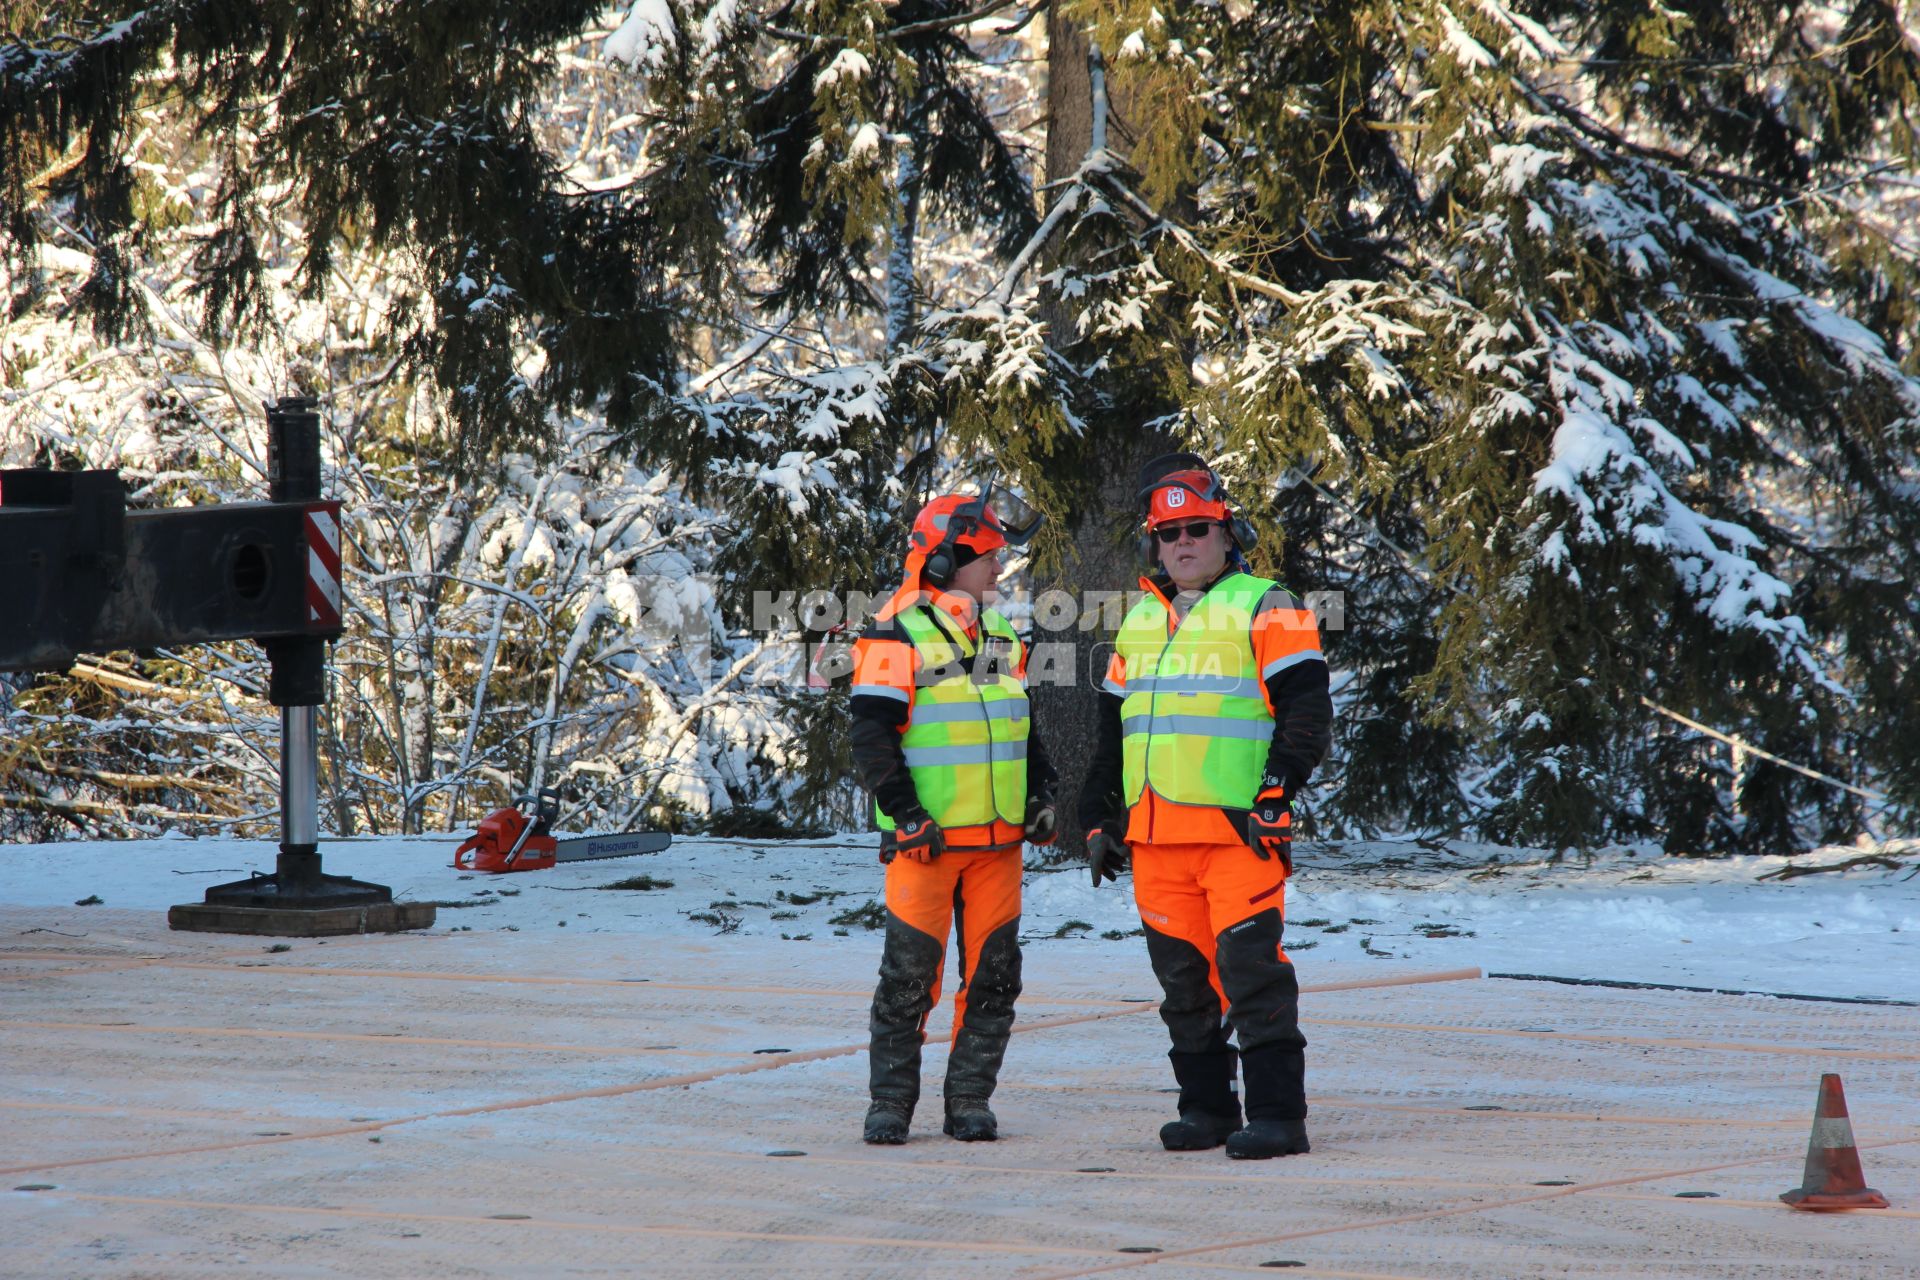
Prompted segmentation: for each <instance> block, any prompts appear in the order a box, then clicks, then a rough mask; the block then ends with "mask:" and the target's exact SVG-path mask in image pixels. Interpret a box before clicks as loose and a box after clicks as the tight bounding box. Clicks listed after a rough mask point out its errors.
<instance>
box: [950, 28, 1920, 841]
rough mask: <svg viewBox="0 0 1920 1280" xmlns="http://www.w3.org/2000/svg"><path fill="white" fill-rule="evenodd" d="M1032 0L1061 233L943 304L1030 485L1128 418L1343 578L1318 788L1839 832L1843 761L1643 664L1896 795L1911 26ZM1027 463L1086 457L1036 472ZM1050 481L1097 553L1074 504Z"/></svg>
mask: <svg viewBox="0 0 1920 1280" xmlns="http://www.w3.org/2000/svg"><path fill="white" fill-rule="evenodd" d="M1063 12H1064V14H1065V15H1066V16H1067V17H1068V18H1069V19H1071V20H1075V21H1079V22H1083V23H1085V24H1086V26H1087V28H1088V29H1089V30H1090V31H1091V37H1092V39H1091V50H1090V51H1091V53H1092V55H1093V62H1092V67H1093V72H1092V74H1091V76H1089V77H1088V78H1087V79H1088V81H1089V88H1088V100H1089V102H1090V104H1091V114H1092V116H1093V120H1092V127H1091V128H1090V129H1089V130H1088V131H1086V134H1085V135H1083V136H1088V137H1089V141H1088V142H1087V143H1086V150H1085V152H1084V153H1083V156H1082V158H1081V159H1080V161H1079V162H1078V164H1077V165H1069V164H1068V163H1066V161H1065V158H1063V157H1057V156H1055V155H1052V154H1050V155H1049V158H1048V162H1049V169H1050V172H1052V173H1054V174H1056V175H1070V176H1069V177H1068V179H1067V181H1065V182H1064V183H1063V184H1062V185H1061V186H1059V187H1056V188H1054V189H1053V191H1052V201H1053V203H1052V212H1051V213H1050V214H1049V219H1048V224H1047V226H1046V228H1045V229H1046V230H1047V231H1049V232H1050V233H1051V236H1052V239H1051V240H1050V242H1049V244H1048V246H1047V251H1048V252H1049V253H1050V254H1051V255H1052V261H1053V262H1055V263H1056V264H1057V265H1056V266H1055V267H1054V268H1053V270H1051V271H1049V272H1048V273H1046V274H1045V275H1044V276H1043V277H1041V279H1040V280H1039V282H1038V287H1037V288H1036V289H1035V290H1034V292H1033V293H1032V294H1031V295H1030V296H1027V297H1024V298H1015V299H1013V300H1012V304H1011V307H1005V306H1001V305H999V304H1000V299H998V298H996V299H994V300H993V302H992V303H991V304H988V305H983V306H981V307H976V308H974V309H973V310H972V311H970V312H967V313H964V314H961V315H958V316H956V317H953V318H952V319H951V320H950V322H949V328H948V330H947V333H948V335H949V341H950V342H953V343H965V344H967V345H966V346H965V348H964V349H965V350H966V351H967V353H968V354H969V356H970V357H971V358H972V359H974V360H975V361H976V362H977V364H978V366H979V367H981V368H995V367H1006V366H1008V365H1010V364H1014V363H1016V362H1019V363H1024V365H1025V366H1026V367H1031V368H1036V369H1043V370H1045V372H1046V375H1047V378H1046V381H1045V383H1044V385H1040V386H1036V387H1035V388H1034V389H1033V399H1034V401H1035V402H1036V403H1035V404H1033V405H1031V406H1018V405H1016V406H1010V408H1009V411H1008V412H1007V414H1006V415H1005V416H1004V417H1003V418H1002V419H1001V420H1000V421H999V423H998V427H999V429H1000V430H1002V431H1010V430H1012V429H1013V426H1014V423H1015V422H1016V421H1024V422H1035V421H1042V422H1044V421H1047V420H1048V412H1049V410H1051V411H1052V412H1053V413H1054V414H1055V415H1057V417H1056V418H1055V420H1064V421H1065V422H1067V423H1069V424H1070V427H1069V429H1068V430H1066V431H1065V432H1062V433H1060V434H1059V435H1058V436H1057V437H1056V438H1055V439H1054V440H1053V441H1052V442H1051V443H1050V448H1051V450H1052V455H1051V456H1052V457H1053V458H1056V459H1062V460H1066V459H1070V460H1072V465H1069V466H1067V467H1064V468H1063V467H1059V466H1053V467H1049V468H1043V469H1042V470H1041V472H1040V474H1039V476H1038V477H1037V478H1036V487H1037V488H1039V489H1041V490H1042V491H1041V492H1040V493H1039V496H1038V499H1037V500H1038V501H1040V502H1041V504H1042V505H1043V506H1046V505H1053V504H1060V503H1064V505H1067V506H1068V507H1069V508H1070V509H1071V507H1072V505H1073V502H1074V500H1075V499H1077V498H1084V497H1085V496H1086V495H1087V494H1089V493H1090V492H1091V490H1090V488H1089V481H1097V480H1099V479H1102V478H1104V479H1106V480H1107V481H1108V485H1107V488H1108V495H1109V502H1108V504H1107V505H1109V506H1110V505H1111V494H1112V492H1113V490H1114V488H1115V486H1116V484H1121V485H1123V484H1124V483H1125V481H1126V479H1127V477H1126V476H1125V475H1124V474H1123V473H1121V472H1119V471H1118V470H1117V469H1113V468H1102V467H1101V466H1100V465H1099V460H1102V459H1131V458H1132V457H1134V456H1137V454H1138V453H1139V452H1140V450H1139V449H1138V448H1137V447H1136V448H1133V449H1129V448H1128V445H1129V444H1135V445H1137V433H1138V432H1139V431H1140V430H1141V429H1142V428H1143V427H1144V428H1145V429H1147V430H1149V431H1153V432H1166V433H1168V434H1170V435H1171V436H1173V437H1175V438H1177V439H1179V440H1180V441H1182V442H1183V443H1187V444H1190V445H1192V446H1194V447H1196V448H1199V449H1200V450H1202V451H1203V452H1207V453H1210V454H1212V455H1214V456H1217V457H1219V458H1221V459H1222V461H1223V465H1224V469H1225V471H1226V473H1227V475H1228V477H1229V478H1230V479H1231V480H1233V481H1235V482H1237V488H1238V490H1239V491H1240V492H1241V493H1242V494H1243V495H1244V494H1252V495H1256V501H1255V506H1256V507H1257V508H1259V510H1258V511H1257V512H1256V514H1257V515H1258V516H1259V517H1260V518H1262V519H1263V520H1264V521H1265V522H1266V523H1267V525H1268V527H1269V529H1270V531H1272V532H1273V533H1274V534H1276V535H1278V536H1277V537H1274V538H1272V539H1270V540H1269V543H1268V546H1267V548H1266V549H1265V551H1264V553H1263V556H1262V557H1261V562H1262V563H1263V564H1264V565H1265V566H1266V567H1270V568H1277V569H1279V570H1280V576H1281V577H1282V578H1283V579H1285V580H1287V581H1288V582H1289V583H1290V584H1291V585H1293V586H1295V587H1297V588H1299V589H1302V590H1312V589H1329V588H1331V589H1339V590H1342V591H1344V592H1345V595H1346V607H1345V619H1344V621H1345V630H1344V631H1342V632H1340V633H1339V634H1337V635H1334V636H1330V637H1329V639H1330V642H1331V647H1330V649H1329V653H1330V656H1331V658H1332V661H1333V664H1334V666H1335V669H1336V671H1337V672H1339V673H1342V674H1343V675H1344V676H1345V677H1346V683H1345V684H1344V687H1343V689H1342V699H1343V708H1344V711H1343V732H1342V734H1341V735H1340V736H1341V737H1343V738H1344V740H1345V751H1344V753H1343V758H1342V759H1341V760H1340V761H1339V762H1338V765H1339V767H1338V768H1336V769H1335V770H1334V771H1332V774H1331V776H1330V777H1329V778H1328V779H1327V780H1326V783H1323V786H1322V787H1321V788H1319V789H1318V792H1319V798H1320V803H1318V804H1317V805H1316V806H1315V807H1316V809H1317V810H1318V811H1319V812H1318V815H1317V816H1319V817H1321V818H1322V819H1326V818H1331V819H1333V820H1334V823H1335V829H1336V830H1340V829H1348V830H1351V829H1355V828H1358V829H1361V830H1365V829H1368V828H1371V827H1374V826H1376V825H1377V824H1380V823H1383V822H1384V823H1393V822H1397V821H1407V820H1412V821H1414V822H1417V823H1420V824H1422V825H1430V826H1439V827H1442V828H1450V829H1460V828H1462V827H1465V828H1467V829H1473V830H1477V831H1479V832H1481V833H1483V834H1486V835H1489V836H1493V837H1496V838H1500V839H1508V840H1522V841H1533V842H1543V843H1553V844H1562V843H1571V842H1575V841H1585V840H1592V839H1595V838H1600V837H1604V836H1617V837H1625V836H1644V835H1654V836H1656V837H1658V838H1662V839H1664V840H1665V842H1666V844H1667V847H1669V848H1674V849H1681V850H1692V849H1702V848H1716V847H1718V848H1725V847H1734V846H1747V847H1780V846H1781V845H1791V844H1793V843H1796V842H1798V841H1801V840H1804V839H1806V838H1809V837H1822V836H1824V837H1832V836H1835V835H1839V834H1843V833H1848V832H1851V831H1853V830H1856V829H1858V826H1859V824H1860V822H1861V820H1862V818H1863V816H1864V815H1863V813H1862V811H1861V807H1860V803H1859V798H1858V796H1857V795H1855V794H1853V793H1849V792H1846V791H1843V790H1838V789H1836V788H1834V787H1832V786H1830V785H1828V784H1826V783H1821V782H1817V781H1814V780H1810V779H1806V778H1804V777H1803V776H1801V775H1799V774H1796V773H1792V772H1789V771H1787V770H1784V769H1781V768H1778V767H1775V766H1774V765H1771V764H1769V763H1767V762H1765V761H1764V760H1761V759H1758V758H1756V757H1752V756H1749V757H1748V758H1747V760H1746V761H1745V764H1744V767H1743V768H1741V770H1740V771H1739V773H1738V775H1737V776H1734V775H1732V774H1730V773H1729V772H1728V758H1727V754H1726V752H1725V748H1723V747H1720V746H1718V745H1717V744H1715V743H1713V742H1711V741H1709V740H1705V739H1702V738H1701V737H1700V736H1699V735H1698V734H1697V733H1695V732H1694V731H1693V730H1691V729H1686V728H1683V727H1681V726H1680V725H1678V724H1677V723H1675V722H1673V721H1671V720H1669V719H1666V718H1664V717H1662V716H1661V715H1660V714H1659V713H1658V712H1656V711H1655V710H1654V709H1653V705H1652V704H1658V706H1660V707H1664V708H1667V709H1668V710H1670V711H1675V712H1678V713H1681V714H1684V715H1686V716H1688V717H1691V718H1697V719H1698V720H1700V721H1704V722H1706V723H1709V724H1711V725H1714V726H1717V727H1719V728H1720V729H1722V730H1724V731H1728V732H1730V733H1732V734H1734V735H1736V736H1738V737H1739V738H1741V739H1742V740H1743V741H1744V742H1746V743H1749V744H1751V745H1753V746H1754V747H1757V748H1759V749H1761V750H1763V751H1766V752H1769V753H1773V754H1776V755H1778V756H1780V757H1783V758H1784V759H1787V760H1791V761H1795V762H1798V763H1801V764H1803V765H1806V766H1809V767H1812V768H1814V769H1816V770H1819V771H1821V772H1824V773H1827V774H1829V775H1832V776H1835V777H1839V778H1843V779H1850V780H1856V781H1860V782H1868V783H1871V784H1872V785H1876V786H1880V787H1883V788H1885V789H1887V790H1889V791H1891V792H1892V793H1893V794H1894V795H1895V796H1896V797H1897V798H1898V800H1899V802H1900V803H1901V804H1902V805H1903V806H1910V805H1911V804H1912V803H1913V802H1914V800H1916V799H1920V791H1916V785H1920V772H1916V770H1915V769H1914V767H1913V763H1912V762H1913V760H1914V750H1913V748H1914V744H1915V736H1914V735H1915V733H1916V731H1917V730H1920V720H1916V718H1915V715H1914V708H1915V707H1916V706H1920V702H1916V700H1915V697H1914V695H1915V692H1916V688H1915V686H1914V684H1913V677H1912V676H1911V675H1910V674H1909V673H1910V672H1911V671H1912V669H1913V665H1914V664H1913V660H1912V659H1913V655H1914V652H1915V645H1916V643H1920V629H1916V625H1915V624H1916V621H1920V615H1916V612H1915V608H1914V605H1913V603H1912V601H1911V600H1910V599H1909V598H1908V596H1909V593H1908V592H1907V590H1906V588H1905V587H1904V585H1902V584H1904V583H1906V582H1909V581H1911V580H1913V578H1914V571H1915V567H1916V566H1915V565H1914V563H1913V561H1914V558H1915V554H1916V549H1917V548H1920V524H1916V516H1917V515H1920V509H1917V508H1916V506H1915V502H1916V498H1920V490H1917V489H1916V488H1915V485H1914V481H1915V480H1916V478H1920V477H1917V474H1916V456H1915V445H1916V441H1920V382H1916V380H1915V379H1914V377H1913V367H1912V366H1913V362H1914V355H1913V353H1914V339H1915V338H1916V336H1920V326H1916V324H1915V315H1914V312H1913V309H1912V306H1911V297H1912V286H1913V283H1914V251H1915V246H1914V244H1913V243H1912V242H1911V240H1910V238H1909V233H1908V232H1907V230H1906V228H1905V226H1903V225H1902V223H1901V222H1900V221H1899V220H1898V218H1897V217H1895V216H1892V211H1893V210H1894V209H1897V208H1898V207H1900V206H1899V205H1898V203H1897V202H1898V200H1899V194H1898V193H1899V188H1898V187H1897V186H1894V185H1893V184H1894V183H1895V182H1898V181H1904V180H1905V179H1904V178H1902V177H1901V176H1900V175H1903V174H1904V173H1905V172H1907V171H1908V169H1909V166H1910V164H1911V162H1912V160H1913V158H1914V153H1915V137H1914V133H1913V126H1912V120H1913V118H1914V116H1913V112H1914V108H1915V106H1916V105H1917V104H1916V91H1917V89H1920V78H1917V77H1916V59H1917V57H1920V44H1917V43H1916V41H1915V38H1914V35H1913V33H1912V32H1911V31H1909V30H1907V29H1906V28H1905V27H1903V26H1902V24H1901V20H1900V18H1899V17H1898V15H1897V14H1896V13H1895V12H1894V11H1893V10H1892V9H1890V8H1888V7H1887V6H1885V5H1883V4H1878V3H1869V4H1862V5H1858V6H1854V7H1851V8H1849V9H1841V10H1835V9H1832V8H1829V7H1827V6H1790V7H1788V9H1786V10H1785V11H1783V12H1775V11H1771V10H1769V11H1767V12H1765V13H1761V12H1759V11H1751V10H1737V9H1736V10H1722V9H1720V8H1718V7H1712V8H1703V9H1701V10H1699V11H1698V12H1697V13H1695V12H1687V13H1683V12H1679V11H1675V10H1667V9H1661V8H1658V7H1653V6H1644V5H1637V4H1631V5H1618V6H1612V5H1601V6H1566V5H1501V4H1498V3H1484V4H1478V5H1475V6H1472V7H1468V6H1450V5H1447V4H1441V3H1416V4H1398V3H1395V4H1378V5H1338V6H1336V5H1320V4H1285V5H1251V4H1234V3H1224V4H1209V5H1193V6H1186V7H1169V8H1167V9H1160V8H1156V7H1154V6H1152V5H1150V4H1146V3H1086V4H1079V5H1072V4H1069V5H1065V6H1063ZM1056 43H1058V42H1057V41H1056ZM1101 55H1104V56H1101ZM1054 106H1055V111H1056V113H1057V112H1058V111H1059V109H1060V104H1059V103H1057V102H1056V103H1055V104H1054ZM1054 123H1055V125H1056V129H1057V128H1058V126H1059V123H1060V119H1059V116H1058V114H1056V116H1055V121H1054ZM1908 207H1910V206H1908ZM1043 317H1044V318H1046V319H1047V320H1048V321H1049V323H1048V325H1047V332H1046V338H1045V352H1046V355H1045V356H1044V357H1042V358H1040V359H1035V358H1034V352H1035V350H1036V346H1037V344H1036V343H1034V342H1033V341H1030V340H1029V339H1027V338H1026V337H1025V336H1024V335H1026V334H1027V333H1030V332H1031V330H1030V329H1029V328H1027V327H1026V326H1025V322H1027V321H1032V322H1035V323H1038V322H1039V321H1040V320H1041V319H1042V318H1043ZM1013 335H1020V336H1013ZM1082 468H1084V470H1083V469H1082ZM1063 471H1064V472H1066V473H1067V474H1071V475H1078V476H1084V477H1087V478H1088V479H1087V480H1082V482H1081V484H1080V487H1079V488H1078V490H1077V492H1070V493H1066V494H1060V489H1059V488H1058V487H1056V488H1054V489H1053V491H1052V492H1047V491H1045V486H1046V485H1047V483H1048V482H1049V480H1050V478H1051V477H1052V476H1056V475H1059V474H1061V473H1062V472H1063ZM1056 494H1059V495H1060V496H1057V497H1056V496H1055V495H1056ZM1085 515H1086V517H1087V518H1086V520H1085V523H1083V524H1082V526H1081V531H1080V541H1081V544H1082V545H1083V547H1085V548H1087V550H1088V553H1089V554H1088V555H1087V556H1085V557H1083V559H1086V560H1089V561H1093V560H1097V559H1099V558H1100V557H1101V556H1102V554H1103V553H1104V552H1105V551H1106V549H1108V548H1110V547H1112V546H1113V545H1114V542H1115V532H1114V530H1113V527H1112V522H1111V521H1110V520H1107V519H1105V518H1103V517H1104V516H1105V515H1106V513H1105V512H1104V511H1101V510H1094V511H1090V512H1086V513H1085ZM1109 558H1110V557H1109ZM1069 576H1071V574H1070V575H1069ZM1105 585H1113V584H1105ZM1896 655H1897V656H1896ZM1085 696H1087V695H1082V697H1083V698H1084V697H1085ZM1329 783H1330V784H1331V785H1327V784H1329ZM1732 794H1737V797H1738V804H1737V808H1734V807H1730V806H1729V805H1728V803H1727V798H1728V797H1729V796H1730V795H1732Z"/></svg>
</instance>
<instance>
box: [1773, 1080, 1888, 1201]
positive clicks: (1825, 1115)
mask: <svg viewBox="0 0 1920 1280" xmlns="http://www.w3.org/2000/svg"><path fill="white" fill-rule="evenodd" d="M1780 1198H1781V1199H1782V1200H1784V1201H1786V1202H1787V1203H1788V1204H1790V1205H1792V1206H1793V1207H1794V1208H1796V1209H1815V1210H1821V1209H1884V1208H1886V1207H1887V1198H1886V1197H1885V1196H1883V1195H1881V1194H1880V1193H1879V1192H1878V1191H1875V1190H1874V1189H1873V1188H1872V1187H1869V1186H1868V1185H1867V1175H1866V1174H1864V1173H1862V1172H1861V1171H1860V1149H1859V1148H1858V1147H1856V1146H1854V1145H1853V1122H1852V1121H1851V1120H1849V1119H1847V1095H1846V1094H1845V1093H1844V1092H1842V1091H1841V1088H1840V1077H1839V1076H1837V1075H1835V1074H1834V1073H1833V1072H1831V1071H1829V1072H1828V1073H1827V1074H1825V1075H1823V1076H1821V1077H1820V1097H1819V1099H1818V1100H1817V1101H1816V1102H1815V1103H1814V1106H1813V1138H1812V1140H1811V1141H1809V1142H1808V1143H1807V1172H1806V1174H1805V1175H1804V1176H1803V1177H1802V1179H1801V1183H1800V1185H1799V1186H1797V1187H1795V1188H1794V1189H1793V1190H1791V1191H1788V1192H1785V1193H1783V1194H1782V1195H1781V1197H1780Z"/></svg>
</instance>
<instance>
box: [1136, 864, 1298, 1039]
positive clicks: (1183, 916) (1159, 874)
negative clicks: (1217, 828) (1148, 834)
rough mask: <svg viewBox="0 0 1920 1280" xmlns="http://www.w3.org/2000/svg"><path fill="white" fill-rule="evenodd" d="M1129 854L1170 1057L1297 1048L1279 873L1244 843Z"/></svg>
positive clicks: (1282, 873)
mask: <svg viewBox="0 0 1920 1280" xmlns="http://www.w3.org/2000/svg"><path fill="white" fill-rule="evenodd" d="M1132 849H1133V893H1134V901H1135V903H1136V904H1137V905H1138V907H1139V909H1140V922H1141V924H1142V925H1144V926H1145V927H1146V934H1147V953H1148V956H1149V958H1150V959H1151V960H1152V962H1153V971H1154V974H1155V976H1156V977H1158V978H1159V979H1160V986H1161V989H1162V991H1163V992H1164V993H1165V997H1166V998H1165V999H1164V1000H1163V1001H1162V1002H1161V1005H1160V1017H1161V1018H1162V1020H1164V1021H1165V1022H1166V1024H1167V1031H1168V1032H1169V1033H1170V1034H1171V1036H1172V1037H1173V1048H1174V1051H1175V1052H1176V1053H1214V1052H1222V1051H1224V1050H1225V1049H1226V1047H1227V1036H1226V1033H1227V1029H1228V1027H1229V1026H1231V1028H1232V1030H1233V1031H1234V1032H1235V1034H1236V1035H1237V1036H1238V1038H1239V1042H1240V1049H1241V1051H1242V1052H1246V1051H1248V1050H1252V1049H1259V1048H1263V1047H1266V1046H1268V1045H1273V1046H1276V1047H1284V1048H1287V1049H1292V1050H1298V1049H1300V1048H1301V1047H1302V1046H1304V1045H1305V1044H1306V1040H1305V1038H1304V1037H1302V1036H1301V1034H1300V985H1299V981H1298V979H1297V978H1296V977H1295V976H1294V972H1293V962H1292V961H1291V960H1289V959H1288V958H1287V953H1286V951H1285V949H1284V948H1282V946H1281V944H1280V937H1281V933H1282V930H1283V922H1282V913H1283V911H1284V909H1285V906H1286V882H1287V873H1286V868H1285V867H1283V866H1282V865H1281V864H1280V863H1279V862H1278V861H1276V860H1273V859H1263V858H1261V857H1259V856H1257V855H1256V854H1255V853H1254V852H1253V850H1251V849H1249V848H1248V847H1247V846H1246V845H1245V844H1243V843H1238V842H1236V843H1233V844H1147V843H1144V842H1142V843H1135V844H1133V845H1132Z"/></svg>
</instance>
